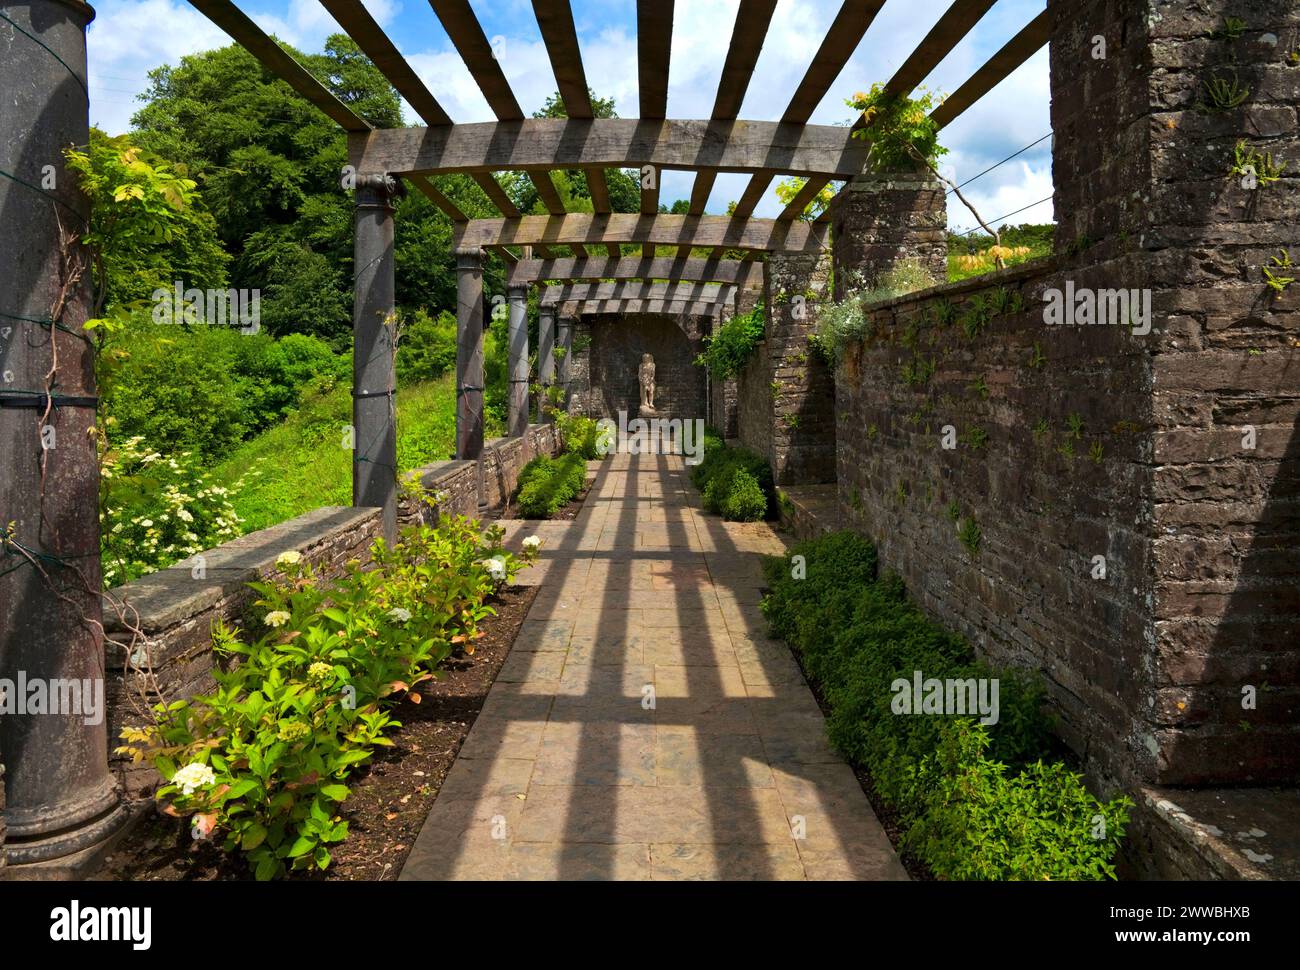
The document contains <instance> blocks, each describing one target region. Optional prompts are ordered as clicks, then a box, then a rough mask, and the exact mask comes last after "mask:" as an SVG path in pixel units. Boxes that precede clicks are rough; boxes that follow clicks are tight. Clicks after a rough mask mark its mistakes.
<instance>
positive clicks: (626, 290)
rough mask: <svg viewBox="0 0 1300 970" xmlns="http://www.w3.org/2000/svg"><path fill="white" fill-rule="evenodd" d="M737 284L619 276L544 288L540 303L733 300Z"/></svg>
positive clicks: (710, 301)
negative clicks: (608, 280) (605, 281)
mask: <svg viewBox="0 0 1300 970" xmlns="http://www.w3.org/2000/svg"><path fill="white" fill-rule="evenodd" d="M735 298H736V288H735V287H734V286H732V285H730V284H720V283H650V282H646V281H644V280H620V281H618V282H616V283H560V284H553V285H551V286H547V287H545V288H543V289H542V292H541V303H542V304H543V305H545V306H554V305H555V304H557V303H568V302H570V301H574V300H668V301H672V302H675V301H686V302H688V303H698V302H709V303H731V302H733V301H734V300H735Z"/></svg>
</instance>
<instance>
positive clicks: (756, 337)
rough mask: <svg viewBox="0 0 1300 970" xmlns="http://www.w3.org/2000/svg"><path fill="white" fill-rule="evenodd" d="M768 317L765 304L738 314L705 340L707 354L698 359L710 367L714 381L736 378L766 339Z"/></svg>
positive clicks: (758, 304) (696, 360)
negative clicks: (764, 338) (764, 337)
mask: <svg viewBox="0 0 1300 970" xmlns="http://www.w3.org/2000/svg"><path fill="white" fill-rule="evenodd" d="M766 319H767V316H766V311H765V310H764V307H763V304H762V302H761V301H760V302H758V303H756V304H754V306H753V308H752V309H750V310H749V311H747V312H745V313H737V314H735V315H734V316H732V318H731V319H730V320H727V321H726V322H724V323H723V324H721V325H720V326H719V327H718V328H717V329H716V330H714V331H713V333H711V334H708V335H706V336H705V338H704V351H703V353H701V354H700V355H699V356H698V357H696V358H695V363H696V364H698V365H699V366H700V367H706V368H708V371H709V373H710V374H711V375H712V376H713V379H714V380H717V381H725V380H727V379H729V378H732V377H735V376H737V375H738V374H739V373H740V372H741V371H742V370H744V369H745V364H746V363H747V362H748V361H749V358H750V357H751V356H752V355H753V353H754V348H756V347H757V346H758V345H759V344H760V343H761V342H762V340H763V331H764V326H765V322H766Z"/></svg>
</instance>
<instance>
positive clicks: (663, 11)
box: [636, 0, 673, 256]
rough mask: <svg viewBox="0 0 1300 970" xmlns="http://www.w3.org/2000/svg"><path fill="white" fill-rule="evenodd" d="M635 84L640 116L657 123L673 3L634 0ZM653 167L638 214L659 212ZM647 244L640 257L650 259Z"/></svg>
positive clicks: (664, 106) (664, 110)
mask: <svg viewBox="0 0 1300 970" xmlns="http://www.w3.org/2000/svg"><path fill="white" fill-rule="evenodd" d="M636 43H637V85H638V97H639V100H640V112H641V117H642V118H644V119H648V120H652V121H657V120H660V119H662V118H665V117H667V114H668V69H669V63H670V61H671V58H672V49H673V0H637V5H636ZM642 164H643V165H644V164H651V165H654V167H655V172H654V178H653V180H651V181H650V182H647V181H645V180H644V179H643V180H642V183H641V213H642V215H655V214H656V213H658V212H659V185H660V182H661V180H662V179H663V167H662V166H661V165H658V164H655V163H654V162H643V163H642ZM654 254H655V253H654V247H653V246H652V245H650V244H649V243H647V244H646V245H644V246H642V247H641V255H643V256H653V255H654Z"/></svg>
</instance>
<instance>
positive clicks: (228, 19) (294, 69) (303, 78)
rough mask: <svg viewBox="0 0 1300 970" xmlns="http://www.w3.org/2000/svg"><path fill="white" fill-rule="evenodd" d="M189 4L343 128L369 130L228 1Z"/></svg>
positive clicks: (216, 0) (365, 124) (204, 1)
mask: <svg viewBox="0 0 1300 970" xmlns="http://www.w3.org/2000/svg"><path fill="white" fill-rule="evenodd" d="M190 4H191V6H193V7H194V9H196V10H197V11H199V13H201V14H203V16H205V17H207V18H208V19H209V20H211V21H212V22H213V23H214V24H216V25H217V26H218V27H220V28H221V29H222V30H224V31H225V32H226V33H227V34H229V35H230V36H231V38H232V39H233V40H234V41H235V42H236V43H237V44H239V46H241V47H243V48H244V50H246V51H248V52H249V53H250V54H252V55H253V56H254V57H256V58H257V59H258V60H259V61H261V62H262V63H263V64H264V65H265V66H266V68H267V69H268V70H269V71H270V72H271V73H272V74H275V75H276V76H278V77H279V78H281V79H282V80H283V81H285V82H286V83H287V84H288V85H289V87H291V88H293V89H294V90H295V91H297V92H298V93H299V94H301V95H302V96H303V97H304V98H306V99H307V100H308V101H310V102H311V103H312V104H314V105H315V106H316V107H318V108H320V109H321V111H324V112H325V113H326V114H327V115H329V116H330V118H332V119H333V120H334V121H336V122H338V124H339V125H341V126H342V127H343V129H344V130H345V131H350V132H352V131H355V132H360V131H369V130H370V125H369V124H368V123H367V122H365V121H364V120H362V119H361V118H360V117H358V116H357V115H356V113H355V112H353V111H352V109H351V108H349V107H348V106H347V105H345V104H344V103H343V102H342V101H340V100H339V99H338V98H336V97H334V95H333V94H331V93H330V91H329V90H328V89H327V88H326V87H325V86H324V85H323V84H321V83H320V82H319V81H317V80H316V78H314V77H313V76H312V75H311V73H310V72H309V71H308V70H307V69H306V68H305V67H303V66H302V65H301V64H299V63H298V62H297V61H295V60H294V59H293V58H292V57H290V56H289V54H288V52H287V51H285V49H284V48H282V47H281V46H280V45H279V44H277V43H276V42H275V41H274V40H272V39H271V38H270V37H268V36H267V35H266V34H265V33H263V31H262V28H261V27H259V26H257V24H255V23H253V21H252V20H251V19H249V17H248V16H247V15H246V14H245V13H244V12H243V11H242V10H240V9H239V8H238V7H236V6H235V5H234V4H233V3H230V2H229V0H190Z"/></svg>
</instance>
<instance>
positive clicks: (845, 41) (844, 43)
mask: <svg viewBox="0 0 1300 970" xmlns="http://www.w3.org/2000/svg"><path fill="white" fill-rule="evenodd" d="M884 5H885V0H844V3H843V4H842V5H841V6H840V11H839V13H837V14H836V15H835V20H834V21H833V22H832V23H831V27H830V30H828V31H827V32H826V37H825V38H824V39H823V40H822V44H821V47H820V48H819V49H818V51H817V53H816V54H815V55H814V56H813V59H812V63H811V64H809V65H808V70H807V71H806V72H805V73H804V77H803V80H802V81H800V82H799V86H798V87H797V88H795V92H794V94H793V95H792V96H791V98H790V103H789V105H787V106H786V109H785V114H784V115H782V116H781V121H782V123H783V124H788V125H800V124H805V123H806V122H807V121H808V119H809V118H811V117H812V113H813V111H815V110H816V108H817V105H818V104H820V103H821V100H822V98H824V97H826V92H827V91H829V90H830V87H831V85H832V84H834V83H835V79H836V78H837V77H839V75H840V71H842V70H844V65H845V64H847V63H848V61H849V58H850V57H852V56H853V52H854V51H855V50H857V48H858V44H859V43H860V42H861V41H862V37H863V35H864V34H866V32H867V28H868V27H870V26H871V22H872V21H873V20H875V19H876V14H877V13H879V12H880V8H881V7H883V6H884ZM864 147H865V144H864ZM860 171H861V169H860V168H859V169H858V172H860ZM782 172H787V173H791V174H796V175H808V176H810V177H811V176H815V175H831V176H833V175H834V174H835V173H830V172H791V170H790V169H788V168H785V167H783V166H768V167H766V168H764V169H760V170H759V171H757V172H755V173H754V174H753V176H751V178H750V180H749V184H748V185H747V186H745V191H744V192H743V193H742V194H741V197H740V201H739V202H738V203H737V204H736V213H735V214H736V215H738V216H740V217H742V218H745V217H748V216H751V215H753V214H754V208H755V207H756V206H757V205H758V203H759V202H761V201H762V199H763V195H764V193H766V192H767V188H768V186H769V185H771V184H772V179H774V178H776V176H777V175H779V174H781V173H782ZM858 172H854V173H852V174H850V175H848V176H843V177H846V178H852V177H853V175H856V174H858ZM826 181H830V179H827V180H826ZM825 184H826V182H822V183H821V185H819V186H817V187H816V188H815V189H813V190H812V194H814V195H815V194H816V193H817V192H818V191H820V189H821V186H822V185H825ZM790 210H791V207H787V208H786V211H785V212H782V213H781V218H782V219H784V220H787V221H788V220H789V219H793V218H794V217H795V215H798V212H802V211H803V206H800V207H799V209H798V210H797V211H796V212H795V213H794V215H788V213H789V212H790Z"/></svg>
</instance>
